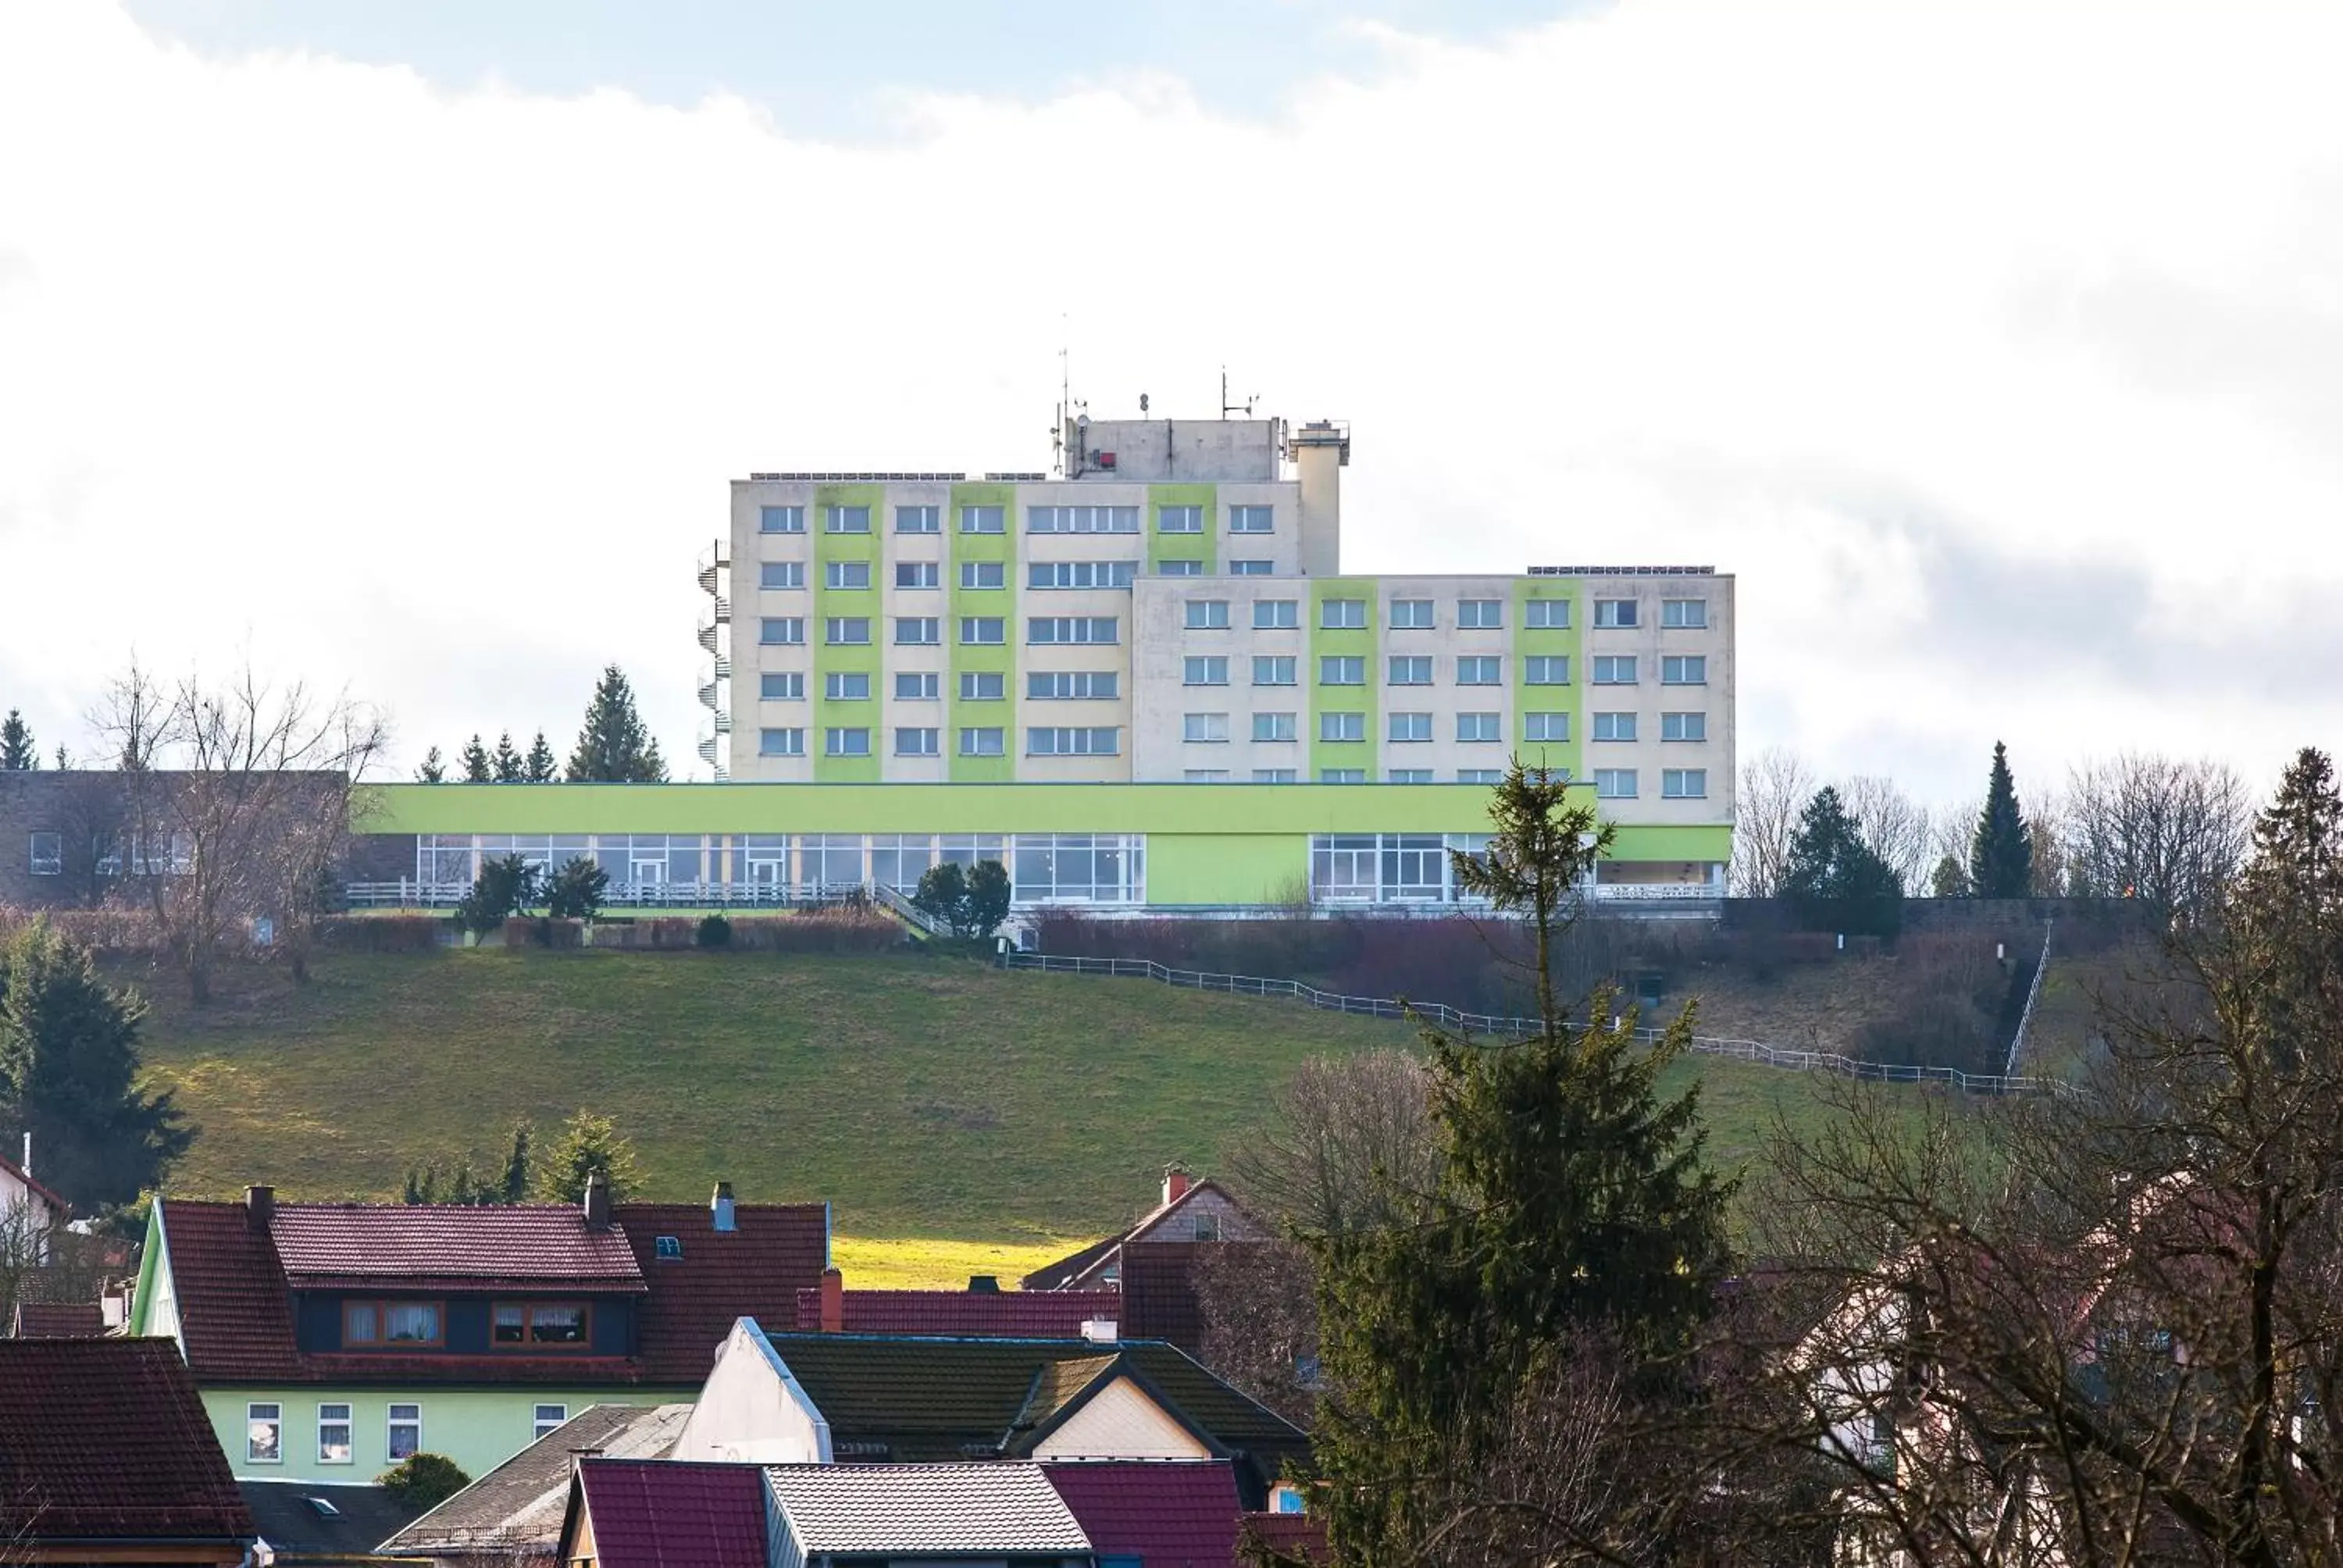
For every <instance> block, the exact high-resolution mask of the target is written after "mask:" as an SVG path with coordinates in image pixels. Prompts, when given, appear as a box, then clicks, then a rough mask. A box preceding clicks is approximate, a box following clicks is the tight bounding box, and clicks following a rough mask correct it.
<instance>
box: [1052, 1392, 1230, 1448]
mask: <svg viewBox="0 0 2343 1568" xmlns="http://www.w3.org/2000/svg"><path fill="white" fill-rule="evenodd" d="M1033 1457H1034V1458H1036V1459H1210V1458H1211V1457H1212V1454H1211V1452H1210V1451H1208V1450H1207V1449H1206V1448H1205V1447H1204V1445H1203V1444H1202V1443H1201V1442H1197V1441H1196V1439H1195V1438H1194V1436H1193V1435H1192V1434H1191V1433H1190V1432H1189V1431H1188V1429H1187V1428H1186V1427H1184V1426H1182V1425H1181V1424H1180V1423H1179V1422H1176V1421H1174V1420H1172V1417H1171V1416H1169V1415H1167V1414H1165V1413H1164V1411H1163V1407H1162V1406H1161V1405H1159V1404H1157V1403H1156V1402H1154V1401H1153V1400H1151V1399H1150V1398H1148V1397H1147V1395H1146V1394H1145V1393H1144V1392H1141V1389H1140V1387H1139V1385H1138V1384H1137V1383H1134V1382H1131V1380H1130V1379H1129V1378H1117V1379H1115V1380H1114V1381H1113V1382H1111V1383H1109V1384H1107V1385H1106V1386H1105V1387H1104V1388H1102V1389H1101V1390H1099V1391H1098V1392H1096V1393H1094V1394H1092V1395H1091V1397H1090V1398H1089V1399H1088V1400H1085V1401H1084V1402H1082V1407H1081V1409H1080V1410H1077V1411H1076V1412H1074V1413H1073V1414H1071V1415H1070V1416H1068V1417H1067V1418H1066V1420H1065V1422H1064V1424H1063V1425H1061V1426H1060V1427H1059V1428H1058V1429H1057V1430H1056V1431H1055V1432H1051V1434H1050V1435H1049V1437H1048V1439H1047V1440H1045V1441H1044V1442H1042V1443H1041V1445H1040V1446H1039V1447H1037V1448H1035V1449H1034V1451H1033Z"/></svg>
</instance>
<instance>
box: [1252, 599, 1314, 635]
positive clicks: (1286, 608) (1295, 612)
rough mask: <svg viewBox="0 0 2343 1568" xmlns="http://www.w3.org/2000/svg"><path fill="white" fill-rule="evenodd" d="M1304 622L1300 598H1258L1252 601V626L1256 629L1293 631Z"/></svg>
mask: <svg viewBox="0 0 2343 1568" xmlns="http://www.w3.org/2000/svg"><path fill="white" fill-rule="evenodd" d="M1301 624H1302V604H1301V601H1300V600H1298V599H1290V598H1257V599H1255V600H1253V601H1252V628H1253V630H1255V631H1291V630H1292V629H1293V628H1295V627H1298V626H1300V625H1301Z"/></svg>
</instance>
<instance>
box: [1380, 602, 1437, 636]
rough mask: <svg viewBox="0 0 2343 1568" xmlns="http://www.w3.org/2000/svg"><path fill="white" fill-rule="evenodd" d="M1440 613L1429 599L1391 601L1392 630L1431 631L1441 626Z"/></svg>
mask: <svg viewBox="0 0 2343 1568" xmlns="http://www.w3.org/2000/svg"><path fill="white" fill-rule="evenodd" d="M1439 616H1440V612H1439V611H1438V610H1437V609H1435V608H1433V601H1432V600H1431V599H1428V598H1395V599H1393V600H1392V601H1391V628H1392V630H1393V631H1430V630H1432V629H1433V628H1434V627H1435V626H1436V625H1438V624H1439Z"/></svg>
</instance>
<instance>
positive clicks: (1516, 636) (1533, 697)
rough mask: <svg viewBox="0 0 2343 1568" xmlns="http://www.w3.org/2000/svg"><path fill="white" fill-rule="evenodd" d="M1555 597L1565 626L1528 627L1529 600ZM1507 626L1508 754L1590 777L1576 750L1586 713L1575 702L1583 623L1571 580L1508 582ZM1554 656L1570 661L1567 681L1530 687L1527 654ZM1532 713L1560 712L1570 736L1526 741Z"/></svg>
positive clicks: (1582, 680)
mask: <svg viewBox="0 0 2343 1568" xmlns="http://www.w3.org/2000/svg"><path fill="white" fill-rule="evenodd" d="M1557 600H1558V601H1560V602H1561V603H1564V604H1566V605H1568V606H1569V607H1570V608H1569V609H1568V611H1567V612H1566V613H1567V614H1568V615H1569V617H1570V624H1569V625H1568V626H1567V627H1532V626H1531V625H1530V612H1529V607H1530V605H1531V604H1532V603H1533V602H1534V601H1557ZM1512 613H1513V668H1512V669H1510V670H1508V671H1506V672H1505V680H1506V683H1507V684H1508V685H1510V686H1511V687H1512V688H1513V727H1512V729H1510V730H1509V731H1508V732H1507V733H1508V735H1509V737H1510V738H1511V739H1512V741H1513V750H1514V752H1515V753H1516V754H1517V755H1518V756H1519V757H1520V758H1521V759H1522V760H1523V762H1525V763H1529V764H1531V765H1533V766H1536V767H1543V768H1562V769H1568V770H1569V773H1570V776H1571V777H1572V778H1573V779H1584V778H1588V777H1590V775H1589V774H1588V773H1587V772H1586V770H1585V769H1584V767H1583V766H1582V758H1583V755H1584V754H1583V752H1582V751H1581V748H1582V747H1583V746H1584V744H1585V741H1586V713H1585V709H1584V704H1582V703H1581V701H1580V700H1579V693H1580V692H1582V691H1584V689H1585V685H1586V671H1585V669H1584V668H1582V667H1583V665H1584V660H1583V659H1581V658H1580V657H1579V638H1580V633H1581V630H1582V628H1584V626H1585V624H1586V615H1587V608H1586V605H1585V602H1584V599H1582V598H1580V596H1579V582H1578V579H1577V578H1519V579H1517V580H1516V581H1515V582H1514V584H1513V607H1512ZM1555 656H1559V657H1561V658H1567V659H1569V660H1570V684H1569V685H1567V686H1532V685H1530V684H1529V675H1528V670H1529V660H1530V659H1531V658H1551V657H1555ZM1533 713H1566V714H1568V715H1569V716H1570V739H1568V740H1566V741H1562V742H1559V743H1557V742H1554V741H1546V742H1543V743H1541V742H1537V741H1533V740H1532V739H1530V738H1529V735H1530V731H1529V715H1531V714H1533Z"/></svg>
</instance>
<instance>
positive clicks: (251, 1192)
mask: <svg viewBox="0 0 2343 1568" xmlns="http://www.w3.org/2000/svg"><path fill="white" fill-rule="evenodd" d="M276 1217H277V1189H276V1188H274V1187H246V1189H245V1190H244V1222H245V1223H246V1224H247V1225H249V1226H251V1227H252V1228H253V1229H254V1230H256V1231H266V1230H267V1229H268V1221H271V1220H273V1219H275V1218H276Z"/></svg>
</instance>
